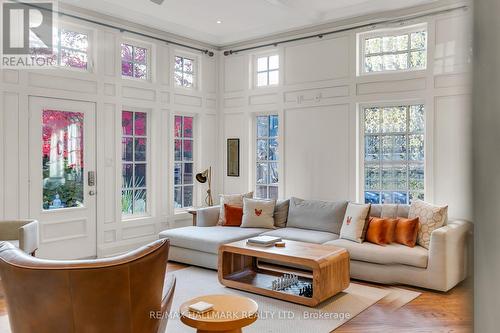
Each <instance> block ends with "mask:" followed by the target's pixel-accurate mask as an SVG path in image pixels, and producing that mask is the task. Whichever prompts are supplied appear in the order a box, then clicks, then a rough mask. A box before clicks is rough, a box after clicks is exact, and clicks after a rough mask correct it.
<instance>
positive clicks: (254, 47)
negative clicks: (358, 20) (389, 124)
mask: <svg viewBox="0 0 500 333" xmlns="http://www.w3.org/2000/svg"><path fill="white" fill-rule="evenodd" d="M468 8H469V7H468V6H466V5H464V6H460V7H454V8H449V9H443V10H439V11H436V12H432V13H426V14H420V15H414V16H410V17H404V18H399V19H393V20H382V21H376V22H371V23H365V24H360V25H357V26H353V27H348V28H341V29H337V30H332V31H328V32H323V33H318V34H314V35H309V36H303V37H296V38H291V39H286V40H282V41H278V42H274V43H268V44H261V45H256V46H250V47H245V48H242V49H237V50H226V51H224V55H225V56H229V55H231V54H235V53H238V52H244V51H250V50H255V49H260V48H263V47H269V46H275V47H276V46H278V45H279V44H285V43H291V42H296V41H299V40H304V39H310V38H323V36H326V35H332V34H337V33H341V32H345V31H350V30H356V29H362V28H368V27H373V26H376V25H379V24H391V23H392V24H394V23H401V22H406V21H409V20H414V19H418V18H422V17H427V16H431V15H437V14H443V13H448V12H453V11H456V10H459V9H464V10H467V9H468Z"/></svg>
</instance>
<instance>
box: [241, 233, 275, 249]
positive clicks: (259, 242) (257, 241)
mask: <svg viewBox="0 0 500 333" xmlns="http://www.w3.org/2000/svg"><path fill="white" fill-rule="evenodd" d="M277 242H281V237H273V236H257V237H252V238H249V239H247V244H248V245H255V246H263V247H267V246H273V245H274V244H275V243H277Z"/></svg>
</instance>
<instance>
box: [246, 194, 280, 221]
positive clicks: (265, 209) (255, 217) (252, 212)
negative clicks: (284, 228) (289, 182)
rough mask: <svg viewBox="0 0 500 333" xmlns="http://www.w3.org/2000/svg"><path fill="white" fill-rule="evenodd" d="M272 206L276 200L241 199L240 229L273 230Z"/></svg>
mask: <svg viewBox="0 0 500 333" xmlns="http://www.w3.org/2000/svg"><path fill="white" fill-rule="evenodd" d="M274 206H276V200H257V199H249V198H243V219H242V220H241V226H240V227H241V228H267V229H274V218H273V215H274Z"/></svg>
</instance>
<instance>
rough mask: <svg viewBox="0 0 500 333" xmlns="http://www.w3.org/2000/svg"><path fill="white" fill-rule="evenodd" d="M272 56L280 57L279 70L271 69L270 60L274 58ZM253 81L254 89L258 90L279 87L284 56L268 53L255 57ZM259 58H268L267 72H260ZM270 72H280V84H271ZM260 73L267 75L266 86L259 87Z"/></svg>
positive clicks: (279, 80) (277, 53) (278, 53)
mask: <svg viewBox="0 0 500 333" xmlns="http://www.w3.org/2000/svg"><path fill="white" fill-rule="evenodd" d="M272 56H277V57H278V68H277V69H271V70H270V69H269V58H270V57H272ZM253 58H254V59H253V68H254V70H253V81H254V84H253V86H254V88H257V89H265V88H269V87H277V86H279V85H280V83H281V68H282V65H281V64H282V58H283V57H282V56H281V54H280V52H266V53H261V54H256V55H255V56H254V57H253ZM259 58H267V70H265V71H259V67H258V63H259ZM270 72H278V83H275V84H269V73H270ZM260 73H267V84H266V85H263V86H259V82H258V75H259V74H260Z"/></svg>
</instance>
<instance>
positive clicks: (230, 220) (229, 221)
mask: <svg viewBox="0 0 500 333" xmlns="http://www.w3.org/2000/svg"><path fill="white" fill-rule="evenodd" d="M224 215H225V218H226V220H225V221H224V224H223V226H225V227H239V226H240V225H241V219H242V218H243V207H238V206H230V205H228V204H224Z"/></svg>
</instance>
